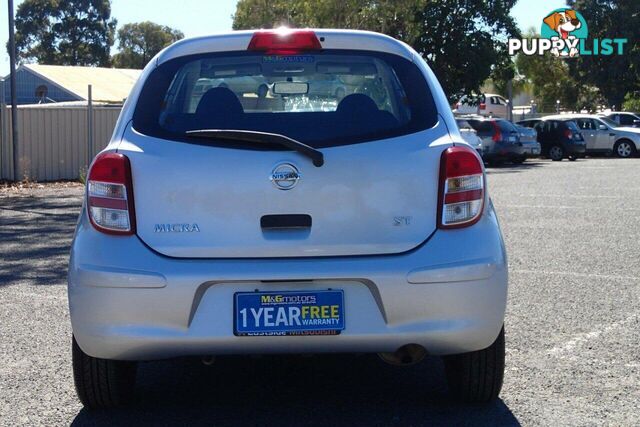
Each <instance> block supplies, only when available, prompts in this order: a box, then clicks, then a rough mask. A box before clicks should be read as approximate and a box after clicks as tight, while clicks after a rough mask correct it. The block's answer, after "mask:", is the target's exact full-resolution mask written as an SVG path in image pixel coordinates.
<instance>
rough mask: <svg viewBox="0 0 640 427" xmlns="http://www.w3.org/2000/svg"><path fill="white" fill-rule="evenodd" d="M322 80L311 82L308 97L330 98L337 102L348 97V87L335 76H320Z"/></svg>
mask: <svg viewBox="0 0 640 427" xmlns="http://www.w3.org/2000/svg"><path fill="white" fill-rule="evenodd" d="M319 77H321V78H319V79H317V80H312V81H310V82H309V92H308V93H307V96H328V97H334V98H335V99H337V100H340V99H342V98H344V97H345V96H346V95H347V85H346V84H345V83H344V82H343V81H342V80H341V79H340V78H339V77H335V76H319Z"/></svg>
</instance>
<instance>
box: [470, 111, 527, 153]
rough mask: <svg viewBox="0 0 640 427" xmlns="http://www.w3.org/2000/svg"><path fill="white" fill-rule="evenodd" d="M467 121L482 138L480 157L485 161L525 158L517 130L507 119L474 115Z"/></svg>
mask: <svg viewBox="0 0 640 427" xmlns="http://www.w3.org/2000/svg"><path fill="white" fill-rule="evenodd" d="M467 121H468V122H469V124H470V125H471V126H472V127H473V128H474V129H475V130H476V132H478V136H479V137H480V139H482V158H483V159H484V160H485V161H486V162H488V163H490V164H493V163H500V162H502V161H510V162H513V163H522V162H523V161H524V159H526V156H527V152H526V151H525V148H524V147H523V145H522V143H521V142H520V136H519V134H518V130H517V129H516V127H515V126H514V125H513V124H512V123H511V122H509V121H508V120H503V119H491V118H484V117H476V118H468V119H467Z"/></svg>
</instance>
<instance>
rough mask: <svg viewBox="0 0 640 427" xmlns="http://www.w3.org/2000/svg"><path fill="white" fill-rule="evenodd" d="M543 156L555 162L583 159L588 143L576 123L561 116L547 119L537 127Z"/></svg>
mask: <svg viewBox="0 0 640 427" xmlns="http://www.w3.org/2000/svg"><path fill="white" fill-rule="evenodd" d="M535 130H536V131H537V132H538V142H539V143H540V145H541V147H542V155H543V156H545V157H548V158H550V159H551V160H554V161H561V160H562V159H564V158H567V159H569V160H571V161H574V160H576V159H579V158H582V157H584V155H585V152H586V147H587V146H586V143H585V140H584V138H583V136H582V134H581V133H580V129H579V128H578V126H577V125H576V123H575V122H574V121H573V120H571V119H567V118H564V116H559V117H557V118H555V119H554V118H545V119H544V120H540V121H538V123H536V125H535Z"/></svg>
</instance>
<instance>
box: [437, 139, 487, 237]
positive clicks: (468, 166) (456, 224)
mask: <svg viewBox="0 0 640 427" xmlns="http://www.w3.org/2000/svg"><path fill="white" fill-rule="evenodd" d="M483 207H484V174H483V171H482V164H481V161H480V159H479V158H478V155H477V154H476V153H475V152H474V150H473V149H471V148H469V147H466V146H455V147H451V148H448V149H446V150H445V151H443V153H442V157H441V158H440V183H439V191H438V227H439V228H445V229H446V228H461V227H468V226H470V225H473V224H475V223H476V222H478V220H479V219H480V217H481V216H482V210H483Z"/></svg>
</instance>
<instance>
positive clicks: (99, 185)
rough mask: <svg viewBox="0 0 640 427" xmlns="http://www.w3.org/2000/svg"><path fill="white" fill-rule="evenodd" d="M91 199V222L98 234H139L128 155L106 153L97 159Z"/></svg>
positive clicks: (89, 185) (89, 193) (91, 175)
mask: <svg viewBox="0 0 640 427" xmlns="http://www.w3.org/2000/svg"><path fill="white" fill-rule="evenodd" d="M87 196H88V197H87V211H88V214H89V220H90V221H91V224H92V225H93V227H94V228H95V229H96V230H98V231H101V232H103V233H107V234H120V235H131V234H134V233H135V227H136V224H135V213H134V208H133V186H132V182H131V165H130V163H129V159H128V158H127V157H126V156H125V155H123V154H119V153H102V154H99V155H98V156H97V157H96V158H95V160H94V162H93V165H92V166H91V169H90V170H89V176H88V178H87Z"/></svg>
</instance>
